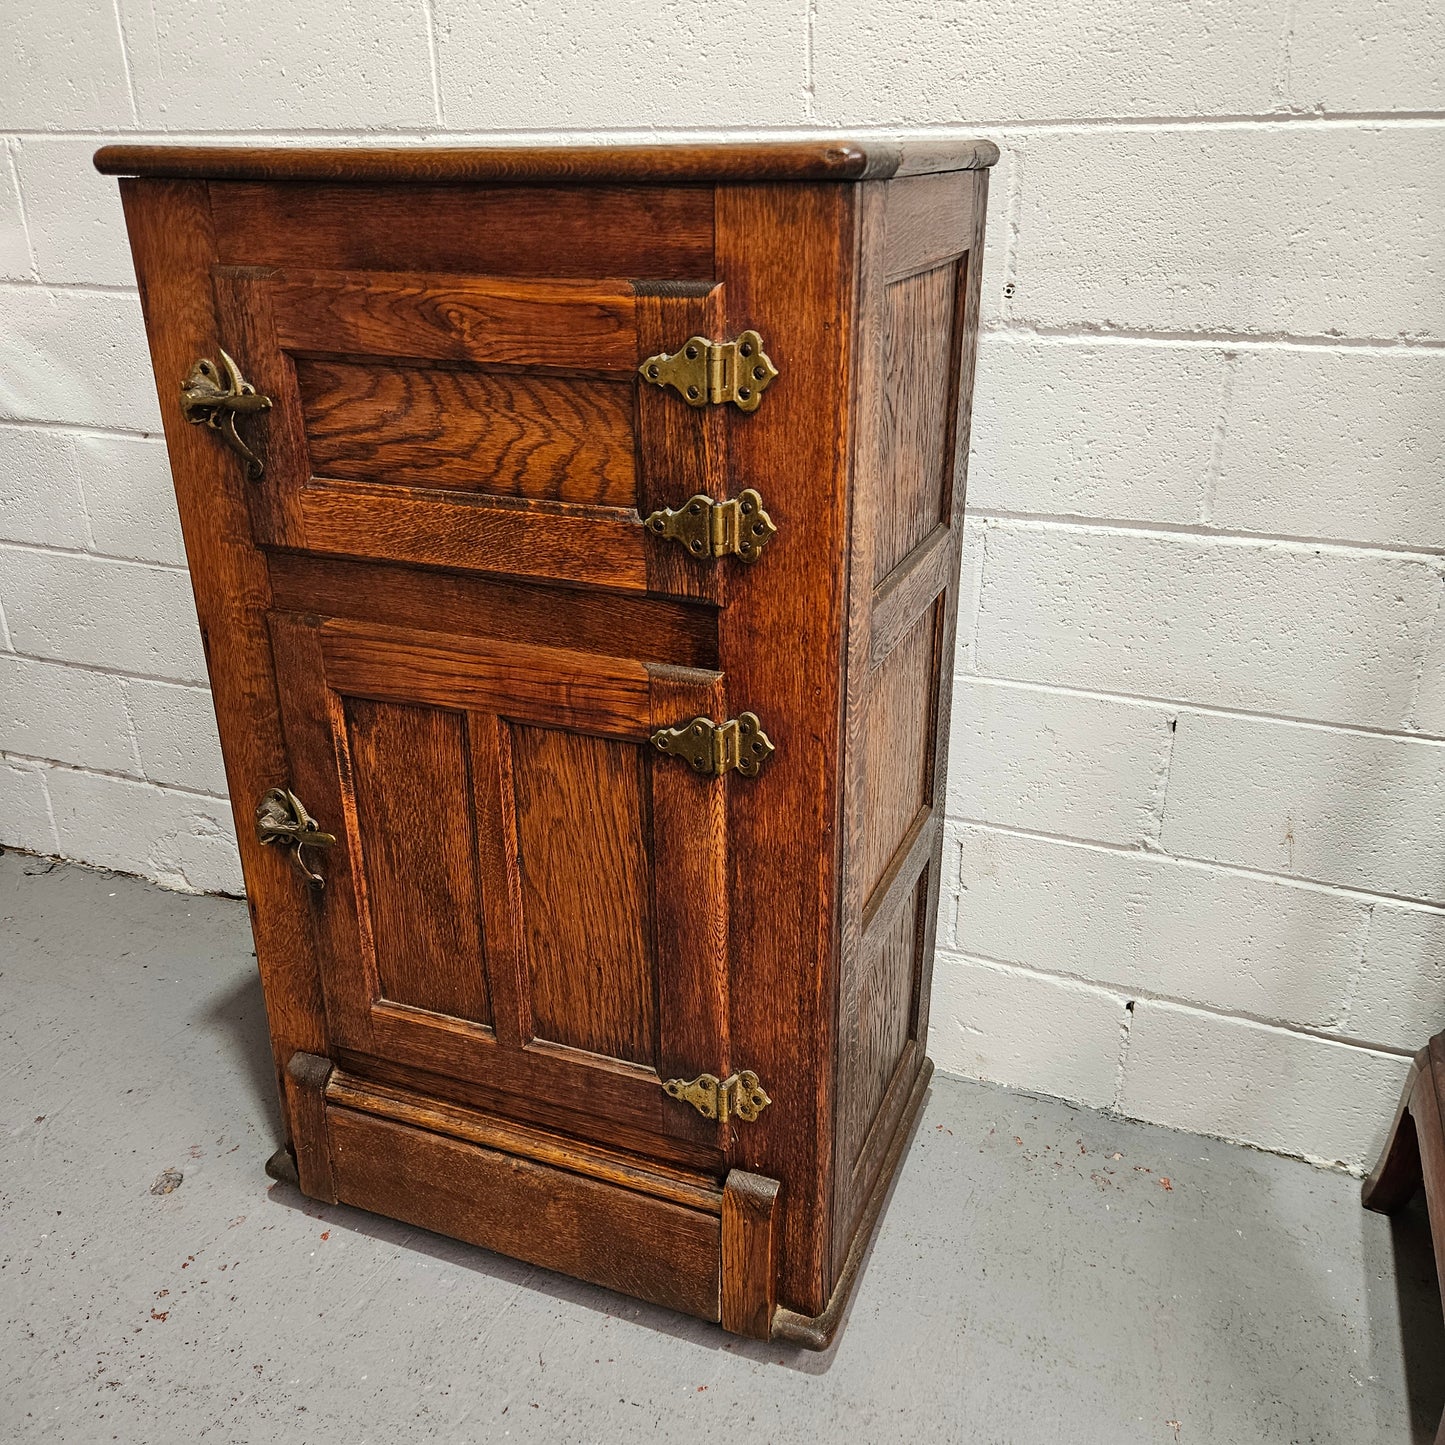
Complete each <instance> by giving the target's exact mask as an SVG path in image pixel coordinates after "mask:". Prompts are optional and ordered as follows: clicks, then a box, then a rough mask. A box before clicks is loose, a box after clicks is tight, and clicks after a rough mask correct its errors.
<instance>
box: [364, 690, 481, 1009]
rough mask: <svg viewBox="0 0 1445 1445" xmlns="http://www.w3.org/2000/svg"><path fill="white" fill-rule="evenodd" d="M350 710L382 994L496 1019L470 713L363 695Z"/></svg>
mask: <svg viewBox="0 0 1445 1445" xmlns="http://www.w3.org/2000/svg"><path fill="white" fill-rule="evenodd" d="M343 717H344V719H345V728H346V736H345V739H344V743H345V748H346V756H347V757H348V758H349V760H350V766H349V769H348V773H349V777H350V781H351V793H352V798H353V806H354V817H355V824H356V841H357V844H358V846H359V847H360V850H361V855H362V856H361V876H362V878H363V879H364V880H365V889H364V892H363V893H362V894H361V896H360V898H359V900H358V902H359V903H360V917H359V919H358V923H359V926H360V931H361V933H362V944H363V947H365V948H367V949H368V950H369V952H370V953H371V955H372V957H373V958H374V960H375V968H376V975H377V986H378V990H379V993H380V996H381V997H382V998H386V999H390V1000H391V1001H392V1002H394V1003H402V1004H410V1005H411V1006H412V1007H414V1008H420V1009H426V1010H428V1011H430V1012H432V1013H439V1014H447V1015H449V1016H451V1017H453V1018H460V1019H469V1020H471V1021H472V1022H473V1023H479V1024H488V1025H490V1023H491V1022H492V1008H491V1000H490V996H489V990H488V987H487V972H486V960H485V955H484V951H483V942H482V927H481V893H480V889H479V887H478V880H477V856H476V836H475V823H474V815H473V807H472V799H471V796H470V795H471V782H470V773H471V758H470V752H469V748H468V743H467V726H466V715H465V714H464V713H459V712H450V711H446V710H443V709H441V708H435V707H407V706H403V705H400V704H398V703H394V702H376V701H374V700H373V699H371V698H365V697H352V698H346V699H345V700H344V703H343Z"/></svg>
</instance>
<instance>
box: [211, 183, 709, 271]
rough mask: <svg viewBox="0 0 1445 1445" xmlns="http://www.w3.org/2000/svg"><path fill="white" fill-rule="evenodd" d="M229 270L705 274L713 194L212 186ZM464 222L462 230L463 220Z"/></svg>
mask: <svg viewBox="0 0 1445 1445" xmlns="http://www.w3.org/2000/svg"><path fill="white" fill-rule="evenodd" d="M210 197H211V209H212V211H213V212H214V214H215V217H216V229H217V232H218V235H219V240H220V248H221V255H222V258H223V259H224V260H225V261H227V262H229V263H231V264H233V265H251V266H278V267H290V266H313V267H315V266H330V267H334V268H335V269H337V270H353V271H354V270H374V269H376V268H378V267H382V268H386V269H390V270H395V271H401V270H407V269H411V268H416V269H418V270H428V271H451V272H472V273H475V274H483V275H488V274H489V275H499V276H501V275H526V276H678V277H688V278H696V279H702V278H706V277H709V276H711V275H712V274H713V193H712V189H711V187H710V186H702V187H693V188H687V189H684V188H680V187H679V188H677V189H674V190H661V189H652V188H641V187H639V188H633V187H627V186H596V187H590V188H586V189H582V188H578V189H566V188H559V187H538V188H525V187H508V186H502V187H485V186H429V185H425V184H423V185H406V186H395V185H393V186H387V185H366V184H356V185H324V184H323V185H308V186H276V185H255V184H251V183H249V182H245V181H240V182H235V183H230V184H227V183H215V184H212V185H211V187H210ZM463 217H464V218H465V220H464V222H463V223H460V224H459V221H461V218H463Z"/></svg>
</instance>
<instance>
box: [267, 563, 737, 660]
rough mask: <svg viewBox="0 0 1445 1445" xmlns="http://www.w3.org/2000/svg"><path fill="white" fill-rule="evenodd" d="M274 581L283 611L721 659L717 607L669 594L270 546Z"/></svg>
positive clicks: (638, 653) (645, 655) (643, 655)
mask: <svg viewBox="0 0 1445 1445" xmlns="http://www.w3.org/2000/svg"><path fill="white" fill-rule="evenodd" d="M268 561H269V563H270V578H271V588H272V591H273V593H274V594H275V597H276V605H277V607H279V608H281V609H282V610H283V611H287V612H313V613H320V614H321V615H322V616H326V617H350V618H356V619H365V618H368V617H378V616H379V617H384V618H386V620H387V621H388V622H389V623H391V624H392V625H394V626H396V627H402V628H408V629H412V630H415V631H429V632H441V633H461V634H464V635H465V634H470V635H472V636H474V637H475V636H485V637H492V638H495V639H497V640H498V641H506V642H523V643H532V644H535V645H537V646H555V645H556V644H557V643H558V642H565V643H566V645H567V646H568V647H569V648H573V649H577V650H579V651H587V652H597V653H603V654H605V655H607V656H616V654H617V651H618V648H619V645H625V648H626V651H627V654H628V656H630V657H635V658H638V659H640V660H643V661H656V662H670V663H676V664H678V665H680V666H682V667H685V668H715V667H716V666H717V623H718V613H717V609H716V608H712V607H701V606H694V605H691V604H688V603H683V602H673V601H669V600H668V599H666V598H654V597H638V596H634V597H627V596H618V595H615V594H603V593H597V592H588V591H582V590H578V589H571V588H565V587H555V586H548V585H546V584H545V583H536V582H521V581H509V580H504V579H502V578H497V577H484V576H477V575H476V574H471V573H463V572H443V571H440V570H438V569H436V568H416V567H405V566H400V565H397V564H394V563H378V562H353V561H347V560H345V559H343V558H336V557H316V556H308V555H307V554H305V553H281V554H275V553H273V554H272V555H271V556H270V557H269V558H268Z"/></svg>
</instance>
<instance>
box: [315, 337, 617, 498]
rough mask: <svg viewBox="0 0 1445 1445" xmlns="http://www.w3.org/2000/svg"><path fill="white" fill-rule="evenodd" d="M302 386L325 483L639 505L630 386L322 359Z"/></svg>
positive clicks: (583, 379) (317, 465)
mask: <svg viewBox="0 0 1445 1445" xmlns="http://www.w3.org/2000/svg"><path fill="white" fill-rule="evenodd" d="M296 382H297V387H298V389H299V391H300V393H301V404H302V408H303V412H304V415H305V418H306V440H307V445H308V448H309V451H310V455H311V470H312V471H313V472H315V473H317V474H319V475H320V476H323V477H338V478H341V479H342V480H344V481H354V482H391V483H399V484H402V485H407V486H416V487H455V488H456V489H457V490H458V491H467V492H482V493H485V494H487V495H489V496H505V497H535V498H539V499H544V500H548V501H554V502H583V503H588V502H590V503H592V504H594V505H597V506H605V507H631V506H633V505H635V504H636V501H637V472H636V465H635V462H634V457H633V448H634V438H633V427H632V412H633V400H632V393H633V388H632V386H631V384H629V383H619V382H607V381H596V380H591V379H589V378H586V377H575V376H569V377H554V376H527V375H521V376H519V375H516V374H514V373H510V372H497V371H481V370H459V369H456V368H443V367H439V366H417V365H405V364H402V363H391V364H386V363H377V362H372V363H365V362H357V361H343V360H337V359H319V358H304V359H298V361H297V363H296Z"/></svg>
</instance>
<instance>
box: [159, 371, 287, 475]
mask: <svg viewBox="0 0 1445 1445" xmlns="http://www.w3.org/2000/svg"><path fill="white" fill-rule="evenodd" d="M219 355H220V358H221V364H220V366H217V365H216V363H215V362H214V361H212V360H211V358H210V357H209V356H203V357H201V358H200V360H199V361H197V362H196V363H195V365H194V366H192V367H191V369H190V371H189V372H188V373H187V375H186V379H185V380H184V381H183V382H182V383H181V411H182V412H184V413H185V418H186V420H187V421H188V422H190V423H191V424H192V425H193V426H201V425H205V426H208V427H210V429H211V430H212V431H213V432H215V433H216V435H217V436H219V437H220V438H221V440H222V441H223V442H225V444H226V445H227V446H228V447H230V448H231V450H232V451H233V452H235V453H236V455H237V456H239V457H240V458H241V460H242V461H244V462H245V463H246V475H247V476H248V477H250V479H251V480H252V481H253V482H254V481H255V480H256V479H257V478H258V477H259V476H260V475H261V473H262V472H263V471H264V470H265V468H264V467H263V466H262V465H261V458H260V457H258V456H257V455H256V453H255V452H253V451H252V450H251V448H250V447H248V446H247V445H246V443H245V442H243V441H242V440H241V438H240V436H239V435H238V433H237V431H236V417H237V416H238V415H241V414H243V413H252V412H258V411H270V410H271V398H270V397H269V396H262V395H261V393H260V392H258V391H257V390H256V388H255V387H254V386H252V385H251V383H250V382H249V381H247V380H246V378H245V377H244V376H242V375H241V368H240V367H239V366H237V365H236V363H235V361H234V360H233V359H232V358H231V357H230V356H229V355H228V354H227V353H226V352H224V351H222V352H219Z"/></svg>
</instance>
